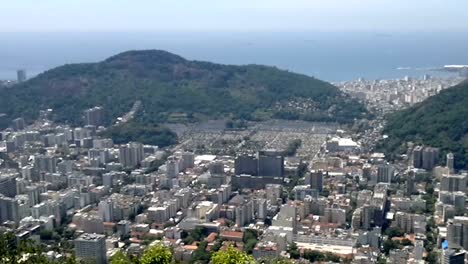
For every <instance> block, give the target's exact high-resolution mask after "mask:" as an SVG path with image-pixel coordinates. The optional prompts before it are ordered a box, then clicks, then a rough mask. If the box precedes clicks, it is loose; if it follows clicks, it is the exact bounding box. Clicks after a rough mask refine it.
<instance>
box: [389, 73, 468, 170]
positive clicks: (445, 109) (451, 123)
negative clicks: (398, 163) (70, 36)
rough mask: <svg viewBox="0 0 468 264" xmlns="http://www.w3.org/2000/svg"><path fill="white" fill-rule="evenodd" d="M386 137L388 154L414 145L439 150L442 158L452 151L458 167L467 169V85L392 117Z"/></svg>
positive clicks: (445, 92) (450, 90) (451, 89)
mask: <svg viewBox="0 0 468 264" xmlns="http://www.w3.org/2000/svg"><path fill="white" fill-rule="evenodd" d="M384 133H385V134H387V135H389V138H388V139H387V140H386V141H385V142H383V143H382V144H381V146H382V148H383V149H384V150H386V151H387V152H388V153H395V152H398V151H402V150H403V147H402V146H403V145H404V143H405V142H408V141H412V142H415V143H418V144H426V145H428V146H433V147H439V148H441V150H442V155H444V154H446V153H447V152H449V151H451V152H453V153H454V154H455V166H456V167H457V168H465V169H468V82H467V81H465V82H463V83H461V84H459V85H457V86H454V87H451V88H448V89H446V90H444V91H442V92H441V93H440V94H438V95H436V96H433V97H430V98H429V99H427V100H425V101H424V102H422V103H419V104H417V105H415V106H413V107H411V108H408V109H405V110H402V111H399V112H396V113H394V114H392V115H390V116H389V119H388V123H387V125H386V127H385V129H384ZM405 151H406V150H405ZM442 160H444V159H442Z"/></svg>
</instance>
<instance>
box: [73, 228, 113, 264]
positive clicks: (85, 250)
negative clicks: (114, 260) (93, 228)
mask: <svg viewBox="0 0 468 264" xmlns="http://www.w3.org/2000/svg"><path fill="white" fill-rule="evenodd" d="M75 254H76V257H77V258H78V259H80V260H83V261H85V262H86V263H96V264H106V263H107V255H106V237H105V236H104V235H98V234H88V233H85V234H83V235H81V236H80V237H78V238H77V239H75Z"/></svg>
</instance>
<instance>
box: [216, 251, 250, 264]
mask: <svg viewBox="0 0 468 264" xmlns="http://www.w3.org/2000/svg"><path fill="white" fill-rule="evenodd" d="M212 263H213V264H255V263H256V262H255V259H254V258H253V257H252V256H250V255H247V254H246V253H245V252H241V251H239V250H237V249H235V248H233V247H229V248H228V249H227V250H226V251H218V252H216V253H214V254H213V257H212Z"/></svg>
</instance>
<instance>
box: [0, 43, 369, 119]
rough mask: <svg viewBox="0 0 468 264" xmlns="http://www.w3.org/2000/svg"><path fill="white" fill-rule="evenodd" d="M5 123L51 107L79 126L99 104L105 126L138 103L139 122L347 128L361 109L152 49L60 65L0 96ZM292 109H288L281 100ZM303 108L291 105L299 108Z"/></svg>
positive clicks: (268, 78)
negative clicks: (232, 121) (300, 122)
mask: <svg viewBox="0 0 468 264" xmlns="http://www.w3.org/2000/svg"><path fill="white" fill-rule="evenodd" d="M0 92H1V93H2V96H1V97H0V113H5V114H7V117H8V118H9V119H10V120H11V119H13V118H16V117H19V116H23V117H25V118H26V119H27V120H31V119H32V118H35V117H37V115H38V112H39V110H41V109H46V108H52V109H54V116H53V118H54V120H56V121H60V122H68V123H72V124H80V123H81V122H83V121H82V119H83V118H82V113H83V110H84V109H86V108H89V107H93V106H96V105H100V106H103V107H104V109H105V110H106V114H107V116H108V117H109V122H111V120H115V118H116V117H118V116H121V115H122V114H124V113H126V112H127V111H129V109H130V108H131V106H132V105H133V103H134V102H135V101H136V100H140V101H141V102H142V106H143V107H142V109H143V111H142V113H141V114H140V115H139V116H138V119H139V120H140V121H144V122H145V123H147V124H148V123H150V124H155V123H159V122H167V121H169V122H170V121H173V122H180V121H184V122H187V121H188V122H191V121H197V120H201V119H206V118H225V117H231V118H240V119H249V120H253V119H259V118H263V119H266V118H271V117H274V118H288V119H304V120H311V121H333V122H335V121H336V122H349V121H352V120H353V119H354V118H358V117H361V116H362V114H363V112H364V111H365V110H364V107H363V106H362V105H361V104H359V103H357V102H356V101H354V100H353V99H351V98H349V97H348V96H346V95H344V94H343V93H341V92H340V91H339V90H338V89H337V88H336V87H334V86H333V85H331V84H329V83H326V82H323V81H320V80H317V79H314V78H312V77H308V76H305V75H300V74H295V73H291V72H288V71H283V70H279V69H277V68H274V67H267V66H259V65H247V66H232V65H220V64H214V63H209V62H200V61H189V60H186V59H184V58H182V57H180V56H177V55H174V54H171V53H168V52H165V51H158V50H146V51H128V52H124V53H121V54H118V55H116V56H113V57H110V58H108V59H106V60H104V61H102V62H99V63H83V64H71V65H64V66H61V67H58V68H55V69H52V70H49V71H47V72H45V73H43V74H40V75H38V76H37V77H35V78H33V79H31V80H29V81H27V82H25V83H21V84H18V85H15V86H13V87H10V88H4V89H3V90H1V91H0ZM291 101H292V102H295V103H296V104H293V106H291V104H289V102H291ZM304 101H305V102H306V103H307V107H306V108H304V109H302V108H301V107H297V105H300V104H302V103H304Z"/></svg>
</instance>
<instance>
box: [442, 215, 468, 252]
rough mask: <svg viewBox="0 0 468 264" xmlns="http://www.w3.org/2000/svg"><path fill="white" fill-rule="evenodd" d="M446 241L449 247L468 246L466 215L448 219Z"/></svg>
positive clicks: (464, 247) (465, 247) (467, 219)
mask: <svg viewBox="0 0 468 264" xmlns="http://www.w3.org/2000/svg"><path fill="white" fill-rule="evenodd" d="M447 241H448V246H449V247H450V248H456V249H458V248H463V249H465V250H466V249H467V248H468V217H466V216H455V217H454V218H453V219H451V220H449V221H448V223H447Z"/></svg>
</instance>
